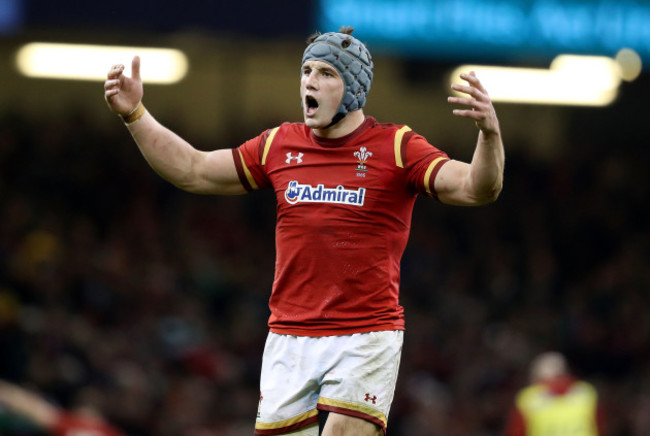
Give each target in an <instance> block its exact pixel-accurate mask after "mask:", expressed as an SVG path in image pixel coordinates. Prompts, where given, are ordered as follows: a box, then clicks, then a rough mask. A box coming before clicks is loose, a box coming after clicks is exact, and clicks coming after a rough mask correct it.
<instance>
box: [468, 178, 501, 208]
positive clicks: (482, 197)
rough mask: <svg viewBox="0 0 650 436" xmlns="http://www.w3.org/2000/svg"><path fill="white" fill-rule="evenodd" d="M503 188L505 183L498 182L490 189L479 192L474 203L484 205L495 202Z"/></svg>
mask: <svg viewBox="0 0 650 436" xmlns="http://www.w3.org/2000/svg"><path fill="white" fill-rule="evenodd" d="M502 190H503V183H501V182H498V183H497V184H495V185H494V186H492V187H491V188H490V189H486V190H485V191H482V192H480V193H477V195H475V196H474V205H475V206H483V205H485V204H490V203H494V202H495V201H497V199H498V198H499V195H501V191H502Z"/></svg>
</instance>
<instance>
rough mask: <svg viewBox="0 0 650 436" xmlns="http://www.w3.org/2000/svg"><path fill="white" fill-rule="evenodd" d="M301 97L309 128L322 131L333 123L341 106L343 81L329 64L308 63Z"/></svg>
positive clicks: (302, 82) (304, 67)
mask: <svg viewBox="0 0 650 436" xmlns="http://www.w3.org/2000/svg"><path fill="white" fill-rule="evenodd" d="M300 97H301V98H302V112H303V116H304V118H305V124H306V125H307V127H310V128H312V129H322V128H324V127H326V126H328V125H329V124H330V123H331V122H332V118H333V117H334V115H335V114H336V111H337V110H338V108H339V105H340V104H341V99H342V98H343V79H342V78H341V76H340V75H339V73H338V71H336V69H335V68H334V67H332V66H330V65H329V64H327V63H325V62H321V61H315V60H312V61H307V62H305V63H304V64H303V66H302V76H301V78H300Z"/></svg>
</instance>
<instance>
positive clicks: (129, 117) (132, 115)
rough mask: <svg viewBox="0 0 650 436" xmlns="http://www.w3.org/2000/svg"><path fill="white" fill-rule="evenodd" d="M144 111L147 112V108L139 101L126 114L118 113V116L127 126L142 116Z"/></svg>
mask: <svg viewBox="0 0 650 436" xmlns="http://www.w3.org/2000/svg"><path fill="white" fill-rule="evenodd" d="M145 112H147V109H146V108H145V107H144V105H143V104H142V102H139V103H138V105H137V106H136V107H135V109H133V110H132V111H131V112H129V113H128V114H126V115H123V114H120V117H121V118H122V121H124V124H126V125H127V126H128V125H131V124H133V123H135V122H136V121H138V120H139V119H140V118H142V116H143V115H144V114H145Z"/></svg>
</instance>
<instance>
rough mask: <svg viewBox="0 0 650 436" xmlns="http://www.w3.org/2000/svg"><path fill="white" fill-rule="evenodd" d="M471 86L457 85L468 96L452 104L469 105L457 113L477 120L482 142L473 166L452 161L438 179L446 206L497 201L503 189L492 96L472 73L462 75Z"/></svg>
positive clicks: (500, 147)
mask: <svg viewBox="0 0 650 436" xmlns="http://www.w3.org/2000/svg"><path fill="white" fill-rule="evenodd" d="M460 77H461V78H462V79H463V80H465V81H466V82H467V85H458V84H453V85H452V89H454V90H456V91H459V92H462V93H464V94H467V97H449V98H448V99H447V100H448V101H449V102H450V103H455V104H459V105H461V106H465V108H464V109H454V111H453V114H454V115H456V116H459V117H464V118H469V119H472V120H474V121H475V123H476V126H477V127H478V128H479V134H478V141H477V143H476V149H475V150H474V155H473V157H472V161H471V163H469V164H467V163H465V162H460V161H456V160H452V161H450V162H448V163H446V164H445V165H444V166H443V167H442V168H441V169H440V172H439V173H438V175H437V177H436V179H435V182H434V183H435V190H436V192H437V194H438V198H439V199H440V201H442V202H443V203H447V204H455V205H465V206H474V205H481V204H486V203H491V202H493V201H494V200H496V199H497V197H498V196H499V193H500V192H501V188H502V186H503V168H504V161H505V153H504V150H503V141H502V139H501V130H500V128H499V120H498V118H497V115H496V112H495V110H494V106H492V101H491V100H490V97H489V95H488V93H487V91H486V90H485V88H484V87H483V85H482V84H481V82H480V81H479V80H478V78H477V77H476V74H475V73H474V72H473V71H472V72H470V73H469V74H461V75H460Z"/></svg>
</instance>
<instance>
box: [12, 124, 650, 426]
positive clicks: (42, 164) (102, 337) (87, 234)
mask: <svg viewBox="0 0 650 436" xmlns="http://www.w3.org/2000/svg"><path fill="white" fill-rule="evenodd" d="M380 121H385V120H380ZM269 127H272V126H269ZM238 139H239V142H242V141H243V140H245V139H247V137H244V136H242V137H240V138H238ZM430 139H431V140H432V142H434V143H435V141H434V140H433V139H434V138H430ZM196 145H198V146H199V147H200V148H209V147H210V144H196ZM232 145H238V142H237V143H233V144H232ZM440 147H441V148H443V149H445V150H446V151H449V152H450V154H451V155H452V157H453V150H450V149H449V147H447V146H446V145H442V144H440ZM640 148H641V145H640V144H635V143H634V142H633V141H632V142H630V143H627V142H626V139H625V137H624V136H623V137H622V138H620V141H619V143H617V144H616V148H613V147H611V144H609V143H607V142H606V141H605V140H603V141H602V143H597V142H596V143H594V142H593V141H588V143H587V142H584V143H582V142H580V141H575V142H574V141H572V142H571V143H570V144H566V145H565V146H564V147H563V150H562V152H561V153H560V155H558V156H557V157H556V158H554V159H546V160H544V159H539V158H535V157H533V156H531V155H530V154H529V153H527V152H526V151H525V150H526V147H525V144H523V145H522V144H518V147H513V148H512V149H511V150H509V151H508V152H507V162H506V178H505V187H504V190H503V193H502V195H501V197H500V199H499V200H498V201H497V202H496V203H494V204H492V205H490V206H486V207H481V208H475V209H474V208H457V207H450V206H444V205H441V204H439V203H437V202H436V201H427V200H425V199H420V200H419V201H418V202H417V203H416V209H415V212H414V217H413V229H412V233H411V238H410V242H409V246H408V248H407V250H406V253H405V255H404V259H403V262H402V268H403V278H402V294H401V295H402V297H401V300H402V304H403V305H404V306H405V310H406V323H407V332H406V336H405V347H404V355H403V358H402V366H401V373H400V379H399V381H398V387H397V392H396V396H395V401H394V403H393V408H392V410H391V413H390V418H389V427H388V428H389V435H391V436H405V435H421V436H428V435H431V436H438V435H445V436H456V435H458V436H461V435H463V436H467V435H476V436H481V435H486V436H487V435H498V434H501V432H502V431H503V428H504V425H505V420H506V418H507V415H508V411H509V409H510V407H511V406H512V401H513V398H514V395H515V393H516V391H517V390H518V389H519V388H521V387H522V386H523V385H524V384H525V383H526V382H527V380H526V376H527V370H528V363H529V362H530V359H531V358H532V357H533V356H535V355H536V354H538V353H539V352H541V351H545V350H549V349H554V350H559V351H561V352H563V353H564V354H565V355H566V356H567V357H568V359H569V361H570V363H571V365H572V369H573V371H574V372H575V373H576V374H577V375H578V376H580V377H583V378H586V379H588V380H589V381H590V382H592V383H593V384H594V385H595V386H596V387H597V389H598V391H599V393H600V395H601V399H602V401H603V405H604V408H605V413H606V422H607V427H608V434H611V435H616V436H617V435H634V436H636V435H639V436H640V435H647V434H648V432H649V431H650V317H649V316H648V315H647V314H648V313H650V296H649V295H648V292H647V290H648V289H650V268H649V267H648V265H650V263H649V260H650V253H649V251H650V232H648V222H650V220H649V218H650V217H649V216H648V215H649V214H650V212H649V210H648V208H646V207H645V206H646V205H645V202H646V201H647V199H648V198H650V195H649V194H650V192H649V190H650V183H649V182H650V180H649V179H650V176H649V175H648V171H647V168H646V167H647V164H646V161H647V158H648V154H649V153H650V152H649V151H648V150H640ZM274 214H275V200H274V198H273V194H272V193H271V192H270V191H269V192H256V193H252V194H249V195H247V196H242V197H204V196H196V195H190V194H186V193H184V192H181V191H179V190H177V189H176V188H174V187H173V186H171V185H169V184H167V183H166V182H164V181H163V180H161V179H160V178H159V177H158V176H157V175H156V174H155V173H154V172H153V171H152V170H151V169H150V168H149V167H148V165H147V163H146V162H145V161H144V159H143V158H142V156H141V155H140V154H139V152H138V150H137V148H136V146H135V145H134V144H133V143H132V140H131V139H130V136H129V135H128V133H127V132H126V130H125V129H124V128H121V127H120V125H119V121H118V120H117V119H116V121H115V124H114V125H109V126H104V125H98V124H97V123H94V122H93V121H92V120H91V119H88V118H87V117H86V116H85V115H82V114H75V113H70V114H68V115H66V116H65V118H60V117H57V118H56V119H38V120H37V119H34V118H28V117H26V116H23V115H21V114H13V113H3V114H0V378H4V379H7V380H10V381H13V382H15V383H19V384H20V385H22V386H25V387H28V388H30V389H33V390H35V391H38V392H40V393H42V394H43V395H44V396H45V397H46V398H48V399H49V400H51V401H52V402H55V403H57V404H59V405H61V406H63V407H66V408H70V409H73V408H75V407H77V406H79V405H82V404H83V405H91V406H93V407H95V408H97V409H98V410H101V411H102V413H103V414H104V416H106V417H107V418H108V419H109V420H110V421H111V422H112V423H113V424H114V425H115V426H117V427H119V428H120V429H122V430H123V431H124V432H125V433H126V434H128V435H133V436H175V435H187V436H204V435H220V436H244V435H252V431H253V426H254V420H255V412H256V410H257V402H258V396H259V392H258V377H259V369H260V364H261V356H262V351H263V345H264V340H265V338H266V333H267V328H266V321H267V317H268V307H267V301H268V297H269V293H270V288H271V283H272V278H273V266H274V237H273V228H274ZM0 434H3V435H12V436H17V435H23V436H27V435H29V436H32V435H38V434H40V433H38V431H37V430H36V429H34V428H31V427H30V426H29V425H27V424H26V423H24V422H21V421H20V420H18V419H15V417H13V416H12V415H11V414H10V413H9V412H8V411H6V410H4V411H3V410H2V409H1V408H0Z"/></svg>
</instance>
